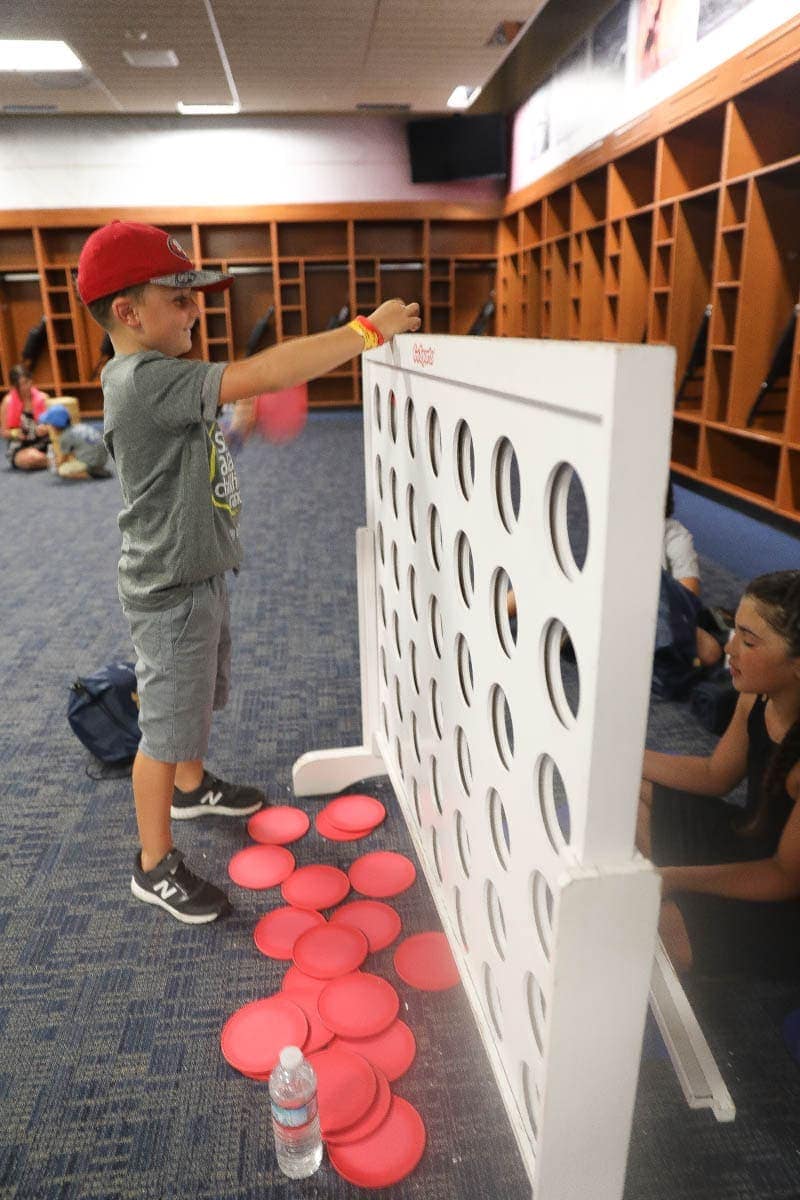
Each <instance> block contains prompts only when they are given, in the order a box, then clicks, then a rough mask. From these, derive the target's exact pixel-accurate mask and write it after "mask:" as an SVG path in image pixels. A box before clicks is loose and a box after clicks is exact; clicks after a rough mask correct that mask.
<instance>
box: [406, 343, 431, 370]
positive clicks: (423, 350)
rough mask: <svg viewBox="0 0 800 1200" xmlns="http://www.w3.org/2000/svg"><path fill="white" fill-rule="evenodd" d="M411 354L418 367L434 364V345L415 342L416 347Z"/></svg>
mask: <svg viewBox="0 0 800 1200" xmlns="http://www.w3.org/2000/svg"><path fill="white" fill-rule="evenodd" d="M411 355H412V358H413V360H414V362H415V363H416V365H417V366H418V367H432V366H433V355H434V349H433V346H421V345H420V344H419V342H414V348H413V350H412V352H411Z"/></svg>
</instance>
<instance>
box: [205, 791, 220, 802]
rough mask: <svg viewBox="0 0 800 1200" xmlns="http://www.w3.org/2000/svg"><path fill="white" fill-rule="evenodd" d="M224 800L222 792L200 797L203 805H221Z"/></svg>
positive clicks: (207, 793) (208, 793)
mask: <svg viewBox="0 0 800 1200" xmlns="http://www.w3.org/2000/svg"><path fill="white" fill-rule="evenodd" d="M221 799H222V792H206V794H205V796H201V797H200V803H201V804H219V802H220V800H221Z"/></svg>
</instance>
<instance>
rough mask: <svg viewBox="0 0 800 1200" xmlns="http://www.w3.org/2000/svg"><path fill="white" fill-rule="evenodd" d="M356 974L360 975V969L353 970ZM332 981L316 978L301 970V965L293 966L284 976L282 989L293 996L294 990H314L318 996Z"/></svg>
mask: <svg viewBox="0 0 800 1200" xmlns="http://www.w3.org/2000/svg"><path fill="white" fill-rule="evenodd" d="M353 974H354V975H360V974H361V972H360V971H353ZM329 983H330V979H315V978H314V976H313V975H306V973H305V971H301V970H300V969H299V967H295V966H291V967H289V970H288V971H287V972H286V974H285V975H284V977H283V983H282V984H281V991H282V992H286V993H287V995H289V996H291V993H292V992H297V991H300V992H313V993H314V995H315V996H318V995H319V994H320V992H321V991H322V989H323V988H326V987H327V986H328V984H329Z"/></svg>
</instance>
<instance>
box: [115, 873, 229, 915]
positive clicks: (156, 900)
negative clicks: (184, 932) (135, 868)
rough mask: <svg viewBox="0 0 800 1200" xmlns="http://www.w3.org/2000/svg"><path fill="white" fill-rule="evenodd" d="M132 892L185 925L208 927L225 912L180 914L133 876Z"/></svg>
mask: <svg viewBox="0 0 800 1200" xmlns="http://www.w3.org/2000/svg"><path fill="white" fill-rule="evenodd" d="M131 891H132V892H133V894H134V896H135V897H136V899H137V900H143V901H144V903H145V904H155V905H156V907H158V908H163V909H165V910H166V912H168V913H169V915H170V916H171V917H174V918H175V920H176V921H182V922H183V924H184V925H208V924H209V922H211V921H216V920H217V919H218V918H219V917H221V916H222V915H223V913H224V912H225V909H224V908H222V907H220V908H218V909H216V910H215V911H214V912H209V913H187V912H180V911H179V910H178V909H175V908H173V907H172V905H171V904H167V902H166V901H165V900H162V899H161V897H160V896H154V895H153V893H152V892H148V891H146V890H145V889H144V888H143V887H142V886H141V884H138V883H137V882H136V880H135V879H134V878H133V876H131Z"/></svg>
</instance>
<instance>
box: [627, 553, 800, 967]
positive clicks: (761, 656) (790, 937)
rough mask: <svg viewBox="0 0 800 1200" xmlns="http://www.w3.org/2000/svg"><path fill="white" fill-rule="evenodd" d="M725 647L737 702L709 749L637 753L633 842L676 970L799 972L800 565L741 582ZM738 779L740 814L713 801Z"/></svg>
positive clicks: (732, 806) (726, 803)
mask: <svg viewBox="0 0 800 1200" xmlns="http://www.w3.org/2000/svg"><path fill="white" fill-rule="evenodd" d="M729 653H730V663H731V678H732V680H733V685H734V687H735V688H736V690H737V692H738V693H739V699H738V701H737V704H736V709H735V711H734V714H733V717H732V718H731V721H730V724H729V725H728V728H727V729H726V731H725V733H724V734H723V736H722V737H721V738H720V741H719V743H718V745H717V747H716V749H715V750H714V752H713V754H711V755H710V756H708V757H703V756H694V755H686V754H661V753H658V752H656V751H655V750H646V751H645V753H644V763H643V766H642V776H643V778H642V787H641V791H640V793H639V813H638V819H637V826H636V844H637V846H638V848H639V850H641V852H642V854H644V855H646V856H647V857H648V858H650V859H651V860H652V861H653V863H655V865H656V866H657V867H658V870H659V874H660V875H661V880H662V893H661V896H662V905H661V919H660V922H659V932H660V934H661V939H662V941H663V942H664V945H665V947H666V949H667V952H668V953H669V956H670V958H671V959H672V962H673V964H674V966H675V967H676V969H677V970H679V971H690V970H694V971H697V972H702V973H705V974H715V975H716V974H728V973H743V974H748V975H765V976H772V977H779V976H794V977H797V976H798V975H800V806H798V804H797V800H798V798H800V571H777V572H774V573H773V574H770V575H760V576H758V578H757V579H753V580H752V581H751V582H750V583H749V584H748V586H747V588H746V589H745V593H744V595H743V597H742V599H741V602H740V604H739V607H738V609H737V611H736V621H735V627H734V633H733V636H732V637H731V640H730V642H729ZM743 779H746V780H747V803H746V805H745V808H744V811H742V810H741V809H740V808H738V807H737V806H736V805H734V804H732V803H730V802H728V801H726V800H724V799H721V798H720V797H723V796H725V795H726V794H727V793H728V792H730V791H731V790H732V789H733V788H734V787H736V785H737V784H738V783H740V782H741V781H742V780H743Z"/></svg>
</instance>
